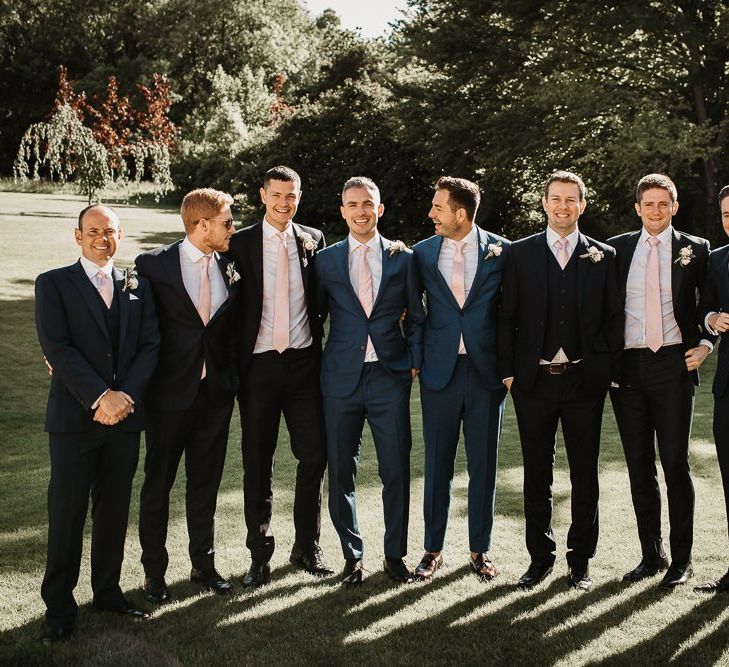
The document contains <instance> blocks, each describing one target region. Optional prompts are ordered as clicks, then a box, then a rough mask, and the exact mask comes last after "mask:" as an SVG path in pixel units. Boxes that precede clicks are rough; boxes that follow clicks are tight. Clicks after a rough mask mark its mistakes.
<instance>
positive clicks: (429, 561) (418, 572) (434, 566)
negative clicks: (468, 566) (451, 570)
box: [413, 551, 443, 581]
mask: <svg viewBox="0 0 729 667" xmlns="http://www.w3.org/2000/svg"><path fill="white" fill-rule="evenodd" d="M441 565H443V554H438V555H437V556H436V555H435V554H432V553H430V552H429V551H426V552H425V553H424V554H423V557H422V558H421V559H420V562H419V563H418V567H416V568H415V572H413V576H414V577H415V578H416V579H420V581H427V580H428V579H432V577H433V576H434V575H435V573H436V572H437V571H438V568H440V566H441Z"/></svg>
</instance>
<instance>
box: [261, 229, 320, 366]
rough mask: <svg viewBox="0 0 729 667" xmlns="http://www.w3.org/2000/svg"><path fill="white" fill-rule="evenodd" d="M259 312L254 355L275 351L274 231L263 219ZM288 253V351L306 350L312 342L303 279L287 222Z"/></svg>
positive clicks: (275, 252) (276, 254)
mask: <svg viewBox="0 0 729 667" xmlns="http://www.w3.org/2000/svg"><path fill="white" fill-rule="evenodd" d="M262 227H263V310H262V311H261V325H260V327H259V328H258V338H257V339H256V346H255V347H254V348H253V353H254V354H259V353H260V352H269V351H270V350H275V349H276V348H275V347H274V346H273V312H274V305H275V303H276V263H277V261H278V247H279V243H280V241H279V239H278V236H277V234H278V229H276V228H275V227H274V226H273V225H272V224H271V223H269V222H268V220H266V218H265V216H264V218H263V225H262ZM284 233H285V235H286V250H287V251H288V254H289V349H290V348H295V349H300V348H304V347H309V345H311V343H312V338H311V329H310V328H309V316H308V313H307V310H306V295H305V294H304V280H303V278H302V276H301V266H300V261H299V251H298V249H297V247H296V239H295V238H294V227H293V225H292V223H291V222H289V223H288V224H287V225H286V229H285V230H284Z"/></svg>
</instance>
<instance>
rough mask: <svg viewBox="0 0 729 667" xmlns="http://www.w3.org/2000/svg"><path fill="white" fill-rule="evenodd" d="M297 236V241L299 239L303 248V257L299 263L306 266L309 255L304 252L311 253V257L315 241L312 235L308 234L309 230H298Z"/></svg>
mask: <svg viewBox="0 0 729 667" xmlns="http://www.w3.org/2000/svg"><path fill="white" fill-rule="evenodd" d="M298 236H299V241H301V247H302V248H303V249H304V257H303V259H302V260H301V263H302V264H303V265H304V266H306V265H307V264H308V263H309V257H308V256H307V254H306V253H311V255H310V256H311V257H313V256H314V251H315V250H316V241H315V240H314V237H313V236H312V235H311V234H309V232H300V233H299V235H298Z"/></svg>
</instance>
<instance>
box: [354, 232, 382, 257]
mask: <svg viewBox="0 0 729 667" xmlns="http://www.w3.org/2000/svg"><path fill="white" fill-rule="evenodd" d="M347 239H348V241H349V252H350V253H353V252H354V251H355V250H357V248H359V247H360V246H361V245H366V246H367V247H368V248H369V249H370V250H379V248H380V233H379V232H378V231H377V230H375V235H374V236H373V237H372V238H371V239H370V240H369V241H367V243H360V242H359V241H358V240H357V239H355V238H354V237H353V236H352V235H351V234H349V236H347Z"/></svg>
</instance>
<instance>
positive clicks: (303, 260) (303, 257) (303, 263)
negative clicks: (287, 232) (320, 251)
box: [291, 222, 314, 294]
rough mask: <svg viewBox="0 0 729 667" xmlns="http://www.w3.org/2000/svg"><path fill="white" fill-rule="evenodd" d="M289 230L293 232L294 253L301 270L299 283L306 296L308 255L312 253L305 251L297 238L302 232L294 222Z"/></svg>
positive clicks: (309, 258)
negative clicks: (294, 241)
mask: <svg viewBox="0 0 729 667" xmlns="http://www.w3.org/2000/svg"><path fill="white" fill-rule="evenodd" d="M291 229H292V230H293V232H294V239H295V240H296V252H297V253H298V254H299V269H300V270H301V281H302V282H303V284H304V294H308V291H307V290H308V287H309V261H310V260H311V257H310V256H309V255H313V254H314V253H313V252H312V251H307V250H305V249H304V244H303V242H302V240H301V239H300V238H299V234H301V231H302V230H301V228H300V227H299V225H297V224H296V223H295V222H292V223H291Z"/></svg>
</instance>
